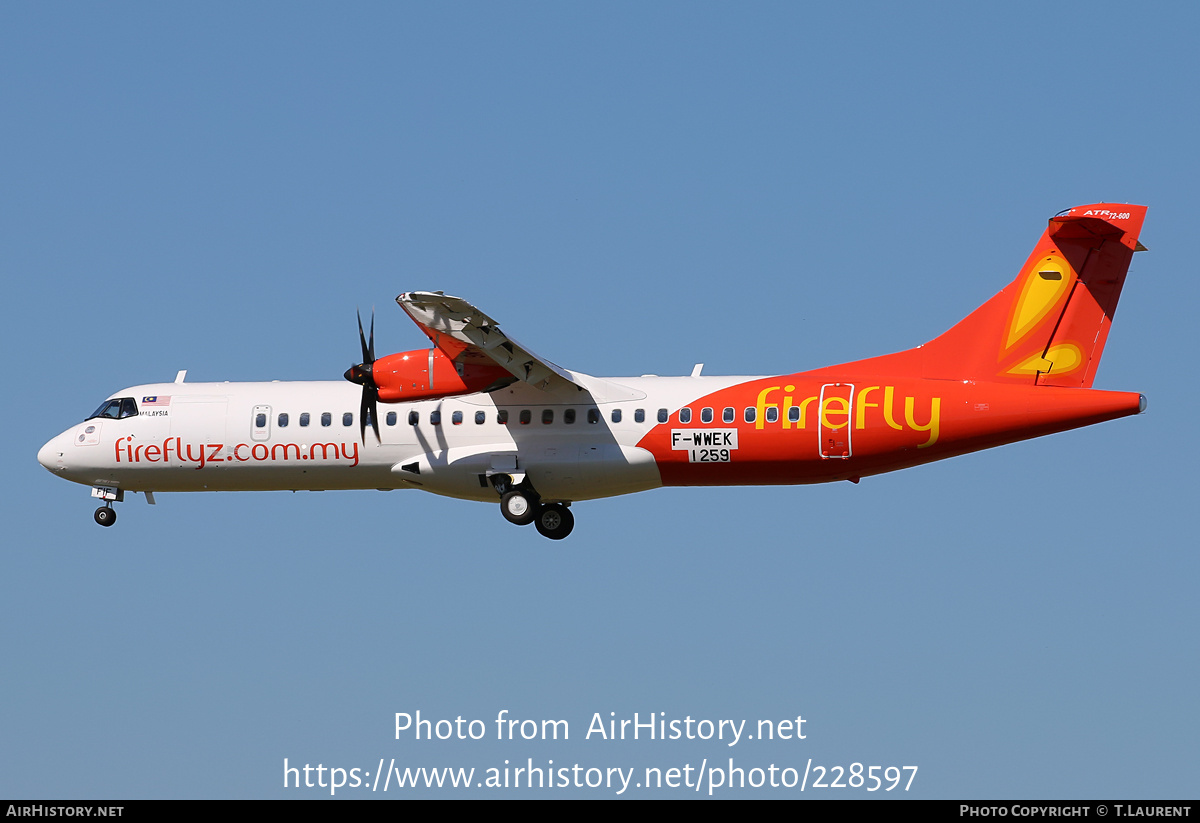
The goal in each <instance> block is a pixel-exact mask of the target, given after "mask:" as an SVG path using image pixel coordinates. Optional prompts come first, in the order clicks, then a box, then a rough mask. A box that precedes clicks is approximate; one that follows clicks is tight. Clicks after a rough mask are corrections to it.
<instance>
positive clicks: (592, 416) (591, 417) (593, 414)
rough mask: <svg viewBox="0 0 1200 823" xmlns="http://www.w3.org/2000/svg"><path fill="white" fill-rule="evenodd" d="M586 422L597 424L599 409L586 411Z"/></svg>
mask: <svg viewBox="0 0 1200 823" xmlns="http://www.w3.org/2000/svg"><path fill="white" fill-rule="evenodd" d="M588 422H589V423H599V422H600V410H599V409H588Z"/></svg>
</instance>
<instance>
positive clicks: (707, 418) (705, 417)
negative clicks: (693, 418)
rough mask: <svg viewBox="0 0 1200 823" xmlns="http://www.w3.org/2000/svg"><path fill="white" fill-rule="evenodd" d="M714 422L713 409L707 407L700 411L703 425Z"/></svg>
mask: <svg viewBox="0 0 1200 823" xmlns="http://www.w3.org/2000/svg"><path fill="white" fill-rule="evenodd" d="M712 420H713V418H712V409H710V408H708V407H707V406H705V407H704V408H703V409H701V410H700V422H701V423H711V422H712Z"/></svg>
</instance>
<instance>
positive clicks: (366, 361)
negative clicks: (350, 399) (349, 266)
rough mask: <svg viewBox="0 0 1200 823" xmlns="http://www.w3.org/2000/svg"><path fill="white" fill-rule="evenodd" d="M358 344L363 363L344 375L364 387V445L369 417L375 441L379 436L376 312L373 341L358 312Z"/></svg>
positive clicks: (360, 414) (361, 412)
mask: <svg viewBox="0 0 1200 823" xmlns="http://www.w3.org/2000/svg"><path fill="white" fill-rule="evenodd" d="M357 314H358V342H359V343H361V344H362V358H363V359H362V362H361V363H359V364H358V365H357V366H351V367H350V368H348V369H346V373H345V375H343V376H344V377H345V378H346V379H347V380H349V381H350V382H351V383H357V384H358V385H360V386H362V387H363V392H362V402H361V403H359V404H358V429H359V435H360V436H361V437H362V442H363V445H366V442H367V417H368V416H369V417H370V418H371V428H372V429H373V430H374V431H375V439H376V440H381V438H380V436H379V420H378V417H379V414H378V411H379V410H378V406H377V404H378V403H379V386H377V385H375V376H374V374H373V373H372V367H373V366H374V365H375V310H374V309H371V341H370V342H369V343H368V342H367V336H366V335H365V334H363V325H362V313H361V312H358V313H357Z"/></svg>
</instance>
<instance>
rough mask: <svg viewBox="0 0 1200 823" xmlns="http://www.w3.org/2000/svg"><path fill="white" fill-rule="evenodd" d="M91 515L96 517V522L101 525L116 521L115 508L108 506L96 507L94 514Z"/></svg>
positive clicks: (108, 524)
mask: <svg viewBox="0 0 1200 823" xmlns="http://www.w3.org/2000/svg"><path fill="white" fill-rule="evenodd" d="M93 517H95V518H96V522H97V523H99V524H100V525H101V526H111V525H112V524H113V523H116V522H117V510H116V509H114V508H112V507H110V506H101V507H100V508H98V509H96V514H95V515H93Z"/></svg>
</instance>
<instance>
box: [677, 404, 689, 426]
mask: <svg viewBox="0 0 1200 823" xmlns="http://www.w3.org/2000/svg"><path fill="white" fill-rule="evenodd" d="M679 422H680V423H691V422H692V410H691V409H689V408H687V407H684V408H682V409H680V410H679Z"/></svg>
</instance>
